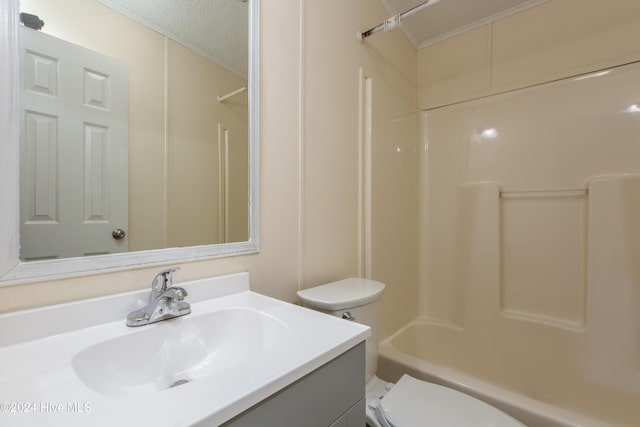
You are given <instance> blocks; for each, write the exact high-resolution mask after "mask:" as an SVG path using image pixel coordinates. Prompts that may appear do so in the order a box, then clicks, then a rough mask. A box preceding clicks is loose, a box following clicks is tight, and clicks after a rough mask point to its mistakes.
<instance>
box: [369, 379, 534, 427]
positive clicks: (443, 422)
mask: <svg viewBox="0 0 640 427" xmlns="http://www.w3.org/2000/svg"><path fill="white" fill-rule="evenodd" d="M373 406H374V408H373V409H374V410H375V413H376V416H377V421H378V422H379V423H380V425H382V426H383V427H425V426H433V427H440V426H446V427H526V426H525V425H524V424H522V423H521V422H519V421H517V420H515V419H514V418H512V417H510V416H509V415H507V414H505V413H504V412H502V411H500V410H498V409H497V408H494V407H493V406H491V405H489V404H487V403H485V402H483V401H481V400H479V399H476V398H474V397H471V396H469V395H466V394H464V393H461V392H459V391H456V390H453V389H450V388H448V387H443V386H440V385H437V384H433V383H428V382H426V381H420V380H417V379H415V378H413V377H411V376H409V375H406V374H405V375H403V376H402V378H400V380H399V381H398V382H397V383H396V384H395V385H394V386H393V387H391V389H390V390H389V391H388V392H387V393H386V395H385V396H384V397H382V398H381V399H380V400H379V401H378V402H376V404H375V405H373Z"/></svg>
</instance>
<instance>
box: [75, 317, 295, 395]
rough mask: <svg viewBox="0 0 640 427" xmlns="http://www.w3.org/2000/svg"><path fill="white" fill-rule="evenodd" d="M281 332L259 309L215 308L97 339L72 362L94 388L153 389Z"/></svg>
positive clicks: (187, 378) (266, 344) (245, 352)
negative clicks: (119, 334) (116, 335)
mask: <svg viewBox="0 0 640 427" xmlns="http://www.w3.org/2000/svg"><path fill="white" fill-rule="evenodd" d="M287 332H288V328H287V326H286V325H285V324H284V323H282V322H281V321H279V320H277V319H274V318H273V317H271V316H269V315H267V314H265V313H263V312H260V311H257V310H253V309H250V308H241V307H239V308H228V309H221V310H217V311H213V312H211V313H207V314H204V315H201V316H197V317H184V318H179V319H174V320H171V321H166V322H162V323H158V324H156V325H153V326H151V327H149V328H146V329H143V330H140V331H135V332H134V333H131V334H128V335H124V336H120V337H117V338H113V339H110V340H107V341H102V342H99V343H97V344H94V345H92V346H90V347H87V348H86V349H84V350H82V351H80V352H79V353H78V354H76V355H75V356H74V357H73V359H72V366H73V369H74V370H75V372H76V374H77V375H78V377H79V378H80V379H81V380H82V381H83V382H84V383H85V384H86V385H87V386H88V387H90V388H92V389H93V390H95V391H97V392H99V393H103V394H109V395H134V394H143V393H155V392H159V391H163V390H166V389H169V388H173V387H177V386H180V385H183V384H187V383H189V382H191V381H196V380H197V379H198V378H202V377H205V376H210V375H215V374H216V373H219V372H222V371H228V370H229V369H232V368H233V367H238V366H241V365H243V364H246V363H247V362H250V359H251V358H255V357H257V355H260V356H264V354H265V352H268V351H269V349H273V348H277V346H279V345H282V343H284V341H285V338H286V336H287Z"/></svg>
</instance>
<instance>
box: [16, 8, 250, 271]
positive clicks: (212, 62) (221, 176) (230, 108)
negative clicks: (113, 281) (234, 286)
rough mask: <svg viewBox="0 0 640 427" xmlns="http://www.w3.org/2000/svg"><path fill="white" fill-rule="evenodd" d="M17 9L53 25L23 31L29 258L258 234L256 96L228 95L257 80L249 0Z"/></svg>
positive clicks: (24, 230) (24, 238)
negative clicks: (253, 161)
mask: <svg viewBox="0 0 640 427" xmlns="http://www.w3.org/2000/svg"><path fill="white" fill-rule="evenodd" d="M147 3H150V4H152V6H153V7H152V8H151V9H149V10H144V6H148V5H147ZM21 11H22V12H25V13H30V14H34V15H38V16H39V17H40V19H42V20H43V21H44V22H45V25H44V27H43V28H42V30H41V31H39V32H38V31H36V30H33V29H29V28H23V29H21V30H22V32H23V35H22V41H21V43H22V44H23V47H24V53H23V54H22V55H23V57H22V64H21V70H22V72H23V75H24V77H23V81H24V83H23V84H24V88H23V89H24V90H23V107H24V109H25V112H23V122H22V138H21V139H22V141H21V144H22V148H21V159H22V160H21V216H22V227H21V246H22V249H21V254H20V257H21V259H22V260H43V259H52V258H54V259H55V258H61V257H80V256H85V255H101V254H106V253H113V252H126V251H144V250H150V249H162V248H174V247H191V246H199V245H211V244H220V243H229V242H245V241H247V240H250V229H249V224H250V220H249V195H250V188H249V182H250V168H249V165H250V160H249V154H250V151H251V150H250V145H249V134H250V132H249V120H250V116H249V102H248V96H247V92H244V91H241V92H239V93H238V94H236V95H234V96H232V97H229V98H227V99H225V100H224V101H222V102H219V101H218V97H219V96H222V95H225V94H228V93H231V92H234V91H236V90H237V89H239V88H245V87H247V86H248V21H249V20H248V11H247V3H246V2H244V1H242V0H190V1H181V2H179V3H176V2H175V1H171V0H166V1H155V2H139V1H135V0H130V1H124V0H59V1H55V2H51V1H50V0H21ZM24 33H27V34H24ZM36 33H37V34H36ZM212 43H215V45H213V44H212ZM65 55H66V56H65ZM67 57H68V59H66V58H67ZM80 58H82V59H80ZM109 61H111V62H112V63H109ZM68 62H73V63H74V66H75V67H76V68H77V69H78V70H81V71H82V73H80V74H74V73H73V72H69V73H68V74H65V73H67V67H66V63H68ZM103 63H107V65H104V66H106V67H107V68H100V67H102V66H103ZM29 67H31V68H29ZM109 67H111V68H109ZM58 73H59V74H58ZM29 76H31V78H29ZM29 82H31V85H30V84H29ZM73 83H77V84H78V88H77V89H73V88H70V86H71V85H72V84H73ZM47 85H54V86H55V87H53V88H51V87H48V88H47ZM51 90H55V91H57V92H56V93H55V94H53V93H51V92H50V91H51ZM47 91H49V92H47ZM66 91H69V95H68V96H69V99H65V98H64V96H67V95H65V92H66ZM74 97H75V98H74ZM56 99H57V101H56ZM74 102H75V103H76V104H77V106H76V105H75V104H74ZM65 117H68V118H69V119H66V118H65ZM118 210H120V211H121V212H122V213H121V214H118ZM118 230H122V232H120V231H118Z"/></svg>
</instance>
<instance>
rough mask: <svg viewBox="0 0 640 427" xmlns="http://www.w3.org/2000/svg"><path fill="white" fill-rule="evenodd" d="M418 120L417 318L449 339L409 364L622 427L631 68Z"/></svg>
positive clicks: (628, 405) (637, 247) (635, 346)
mask: <svg viewBox="0 0 640 427" xmlns="http://www.w3.org/2000/svg"><path fill="white" fill-rule="evenodd" d="M423 126H424V134H425V138H424V139H425V147H424V148H425V150H424V155H423V157H422V163H421V169H422V173H421V177H422V178H421V179H422V182H421V186H420V193H421V195H420V197H421V199H422V201H421V203H420V206H421V212H420V233H421V236H420V266H421V267H420V283H421V285H420V286H421V287H420V312H421V315H422V316H423V317H424V318H425V320H426V321H427V323H428V324H431V325H432V327H438V328H441V333H442V334H445V335H448V336H449V335H450V336H451V337H452V340H451V343H450V345H448V346H447V348H446V350H445V349H440V348H438V349H436V348H430V347H434V346H435V347H441V346H440V345H439V344H437V343H434V342H433V341H431V340H430V339H429V337H426V336H425V337H423V338H422V340H423V341H424V346H425V348H424V349H423V350H424V354H423V356H422V357H424V358H426V359H427V360H429V358H430V357H431V356H430V355H431V354H432V353H433V357H434V358H436V359H437V358H438V354H441V353H442V354H445V353H446V354H447V355H448V356H447V357H445V358H444V359H443V360H444V361H445V363H446V364H447V366H450V367H451V368H452V369H459V370H461V371H468V372H470V373H472V374H474V375H476V376H479V377H481V378H483V379H486V380H488V381H490V382H493V383H497V384H501V385H504V386H506V387H508V388H511V389H514V390H517V391H519V392H521V393H523V394H525V395H528V396H530V397H534V398H536V399H539V400H542V401H544V402H549V403H553V404H555V405H558V406H560V407H563V408H566V409H569V410H573V411H577V412H582V413H588V414H590V415H591V416H594V417H596V418H600V419H603V420H606V421H607V422H610V423H611V425H625V426H627V425H629V426H631V425H637V424H634V423H636V422H637V420H638V419H640V408H638V407H637V406H638V405H637V402H638V399H639V398H640V362H639V361H640V339H639V338H638V337H640V267H639V266H640V262H639V260H640V64H631V65H626V66H621V67H618V68H612V69H609V70H606V71H604V72H600V73H594V74H590V75H584V76H580V77H577V78H572V79H567V80H563V81H558V82H554V83H549V84H545V85H540V86H536V87H532V88H528V89H523V90H518V91H514V92H510V93H506V94H502V95H496V96H492V97H487V98H482V99H478V100H474V101H469V102H465V103H460V104H456V105H451V106H447V107H443V108H439V109H435V110H430V111H428V112H426V113H425V114H424V116H423ZM447 331H448V332H447ZM453 337H455V338H453ZM443 352H444V353H443ZM592 402H599V404H598V405H593V404H592Z"/></svg>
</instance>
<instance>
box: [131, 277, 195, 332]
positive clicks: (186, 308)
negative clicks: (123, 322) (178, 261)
mask: <svg viewBox="0 0 640 427" xmlns="http://www.w3.org/2000/svg"><path fill="white" fill-rule="evenodd" d="M178 270H180V267H174V268H169V269H167V270H164V271H161V272H160V273H158V275H157V276H156V277H155V278H154V279H153V282H151V294H150V295H149V304H147V306H146V307H143V308H141V309H138V310H135V311H132V312H131V313H129V315H128V316H127V326H143V325H148V324H149V323H155V322H160V321H162V320H167V319H172V318H174V317H179V316H184V315H185V314H189V313H191V306H190V305H189V303H188V302H186V301H183V300H184V297H186V296H187V295H188V294H187V291H186V290H184V289H183V288H181V287H179V286H173V276H172V275H173V273H174V272H176V271H178Z"/></svg>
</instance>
